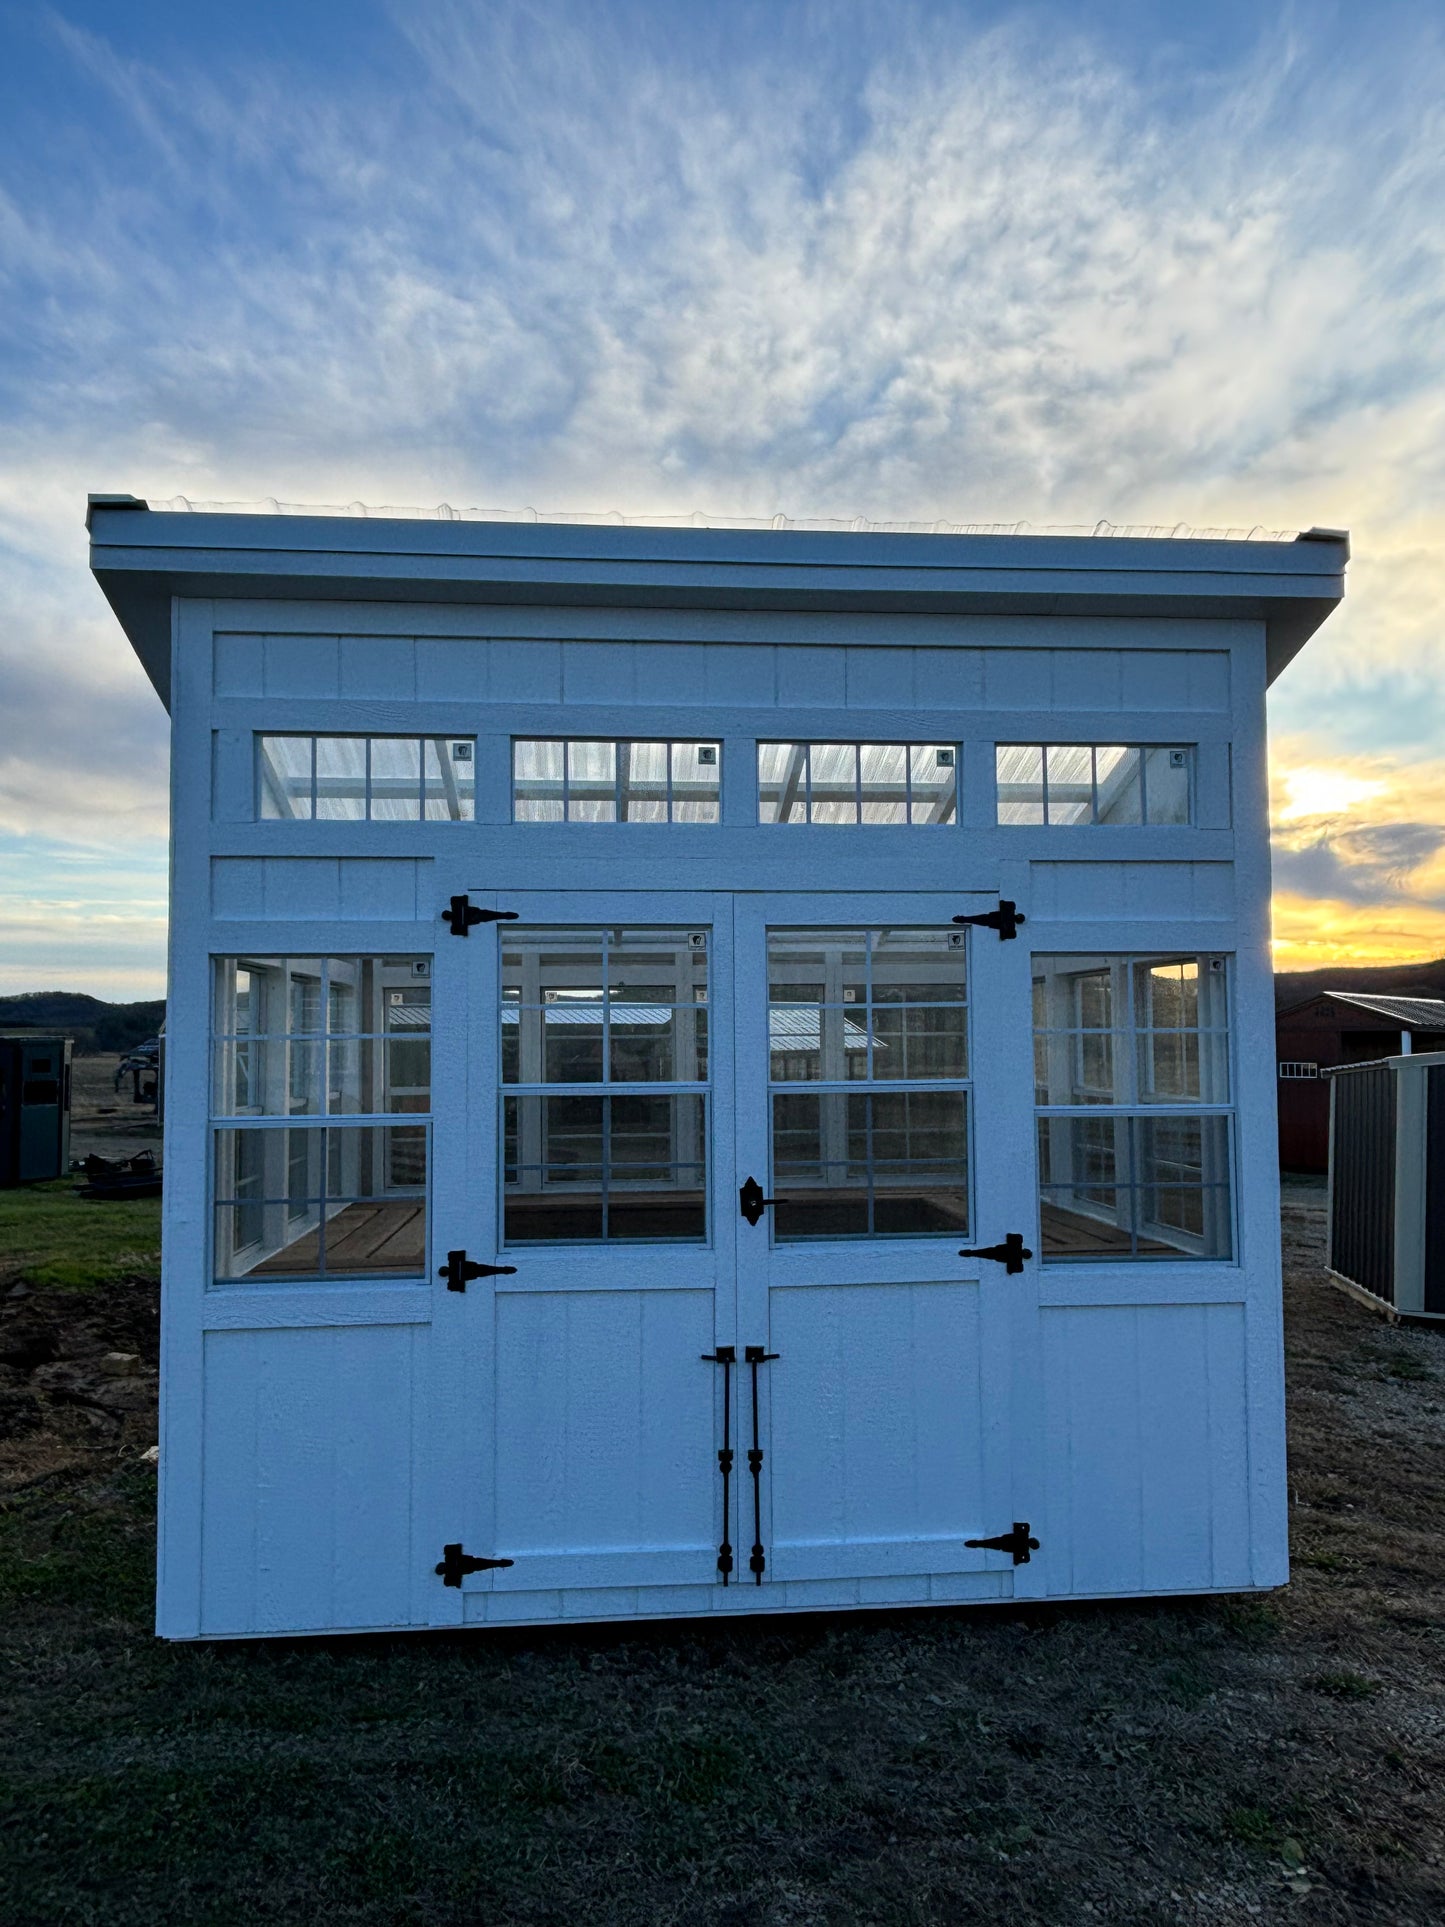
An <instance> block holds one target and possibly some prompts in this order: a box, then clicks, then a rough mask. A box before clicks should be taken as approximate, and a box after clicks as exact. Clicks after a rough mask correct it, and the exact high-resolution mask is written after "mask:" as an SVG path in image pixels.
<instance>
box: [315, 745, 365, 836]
mask: <svg viewBox="0 0 1445 1927" xmlns="http://www.w3.org/2000/svg"><path fill="white" fill-rule="evenodd" d="M316 815H317V819H318V820H319V821H322V822H346V823H359V822H361V821H362V820H363V819H364V818H365V816H366V738H365V737H364V736H318V737H317V738H316Z"/></svg>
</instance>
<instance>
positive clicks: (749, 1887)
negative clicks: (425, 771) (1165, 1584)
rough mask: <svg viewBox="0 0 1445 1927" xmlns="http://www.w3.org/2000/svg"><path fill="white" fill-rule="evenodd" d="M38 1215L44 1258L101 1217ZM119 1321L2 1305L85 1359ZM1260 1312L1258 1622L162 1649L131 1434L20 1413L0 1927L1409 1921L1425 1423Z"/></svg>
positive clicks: (1430, 1511)
mask: <svg viewBox="0 0 1445 1927" xmlns="http://www.w3.org/2000/svg"><path fill="white" fill-rule="evenodd" d="M49 1189H50V1193H51V1197H52V1198H53V1199H55V1200H57V1202H56V1204H55V1205H54V1206H53V1207H52V1209H53V1210H54V1211H56V1212H57V1213H59V1214H60V1215H59V1216H58V1217H53V1218H51V1219H50V1222H58V1223H60V1224H61V1225H62V1234H61V1235H60V1237H59V1240H58V1243H59V1247H60V1249H61V1250H68V1249H70V1248H72V1247H73V1244H74V1241H75V1237H76V1235H77V1230H76V1227H77V1222H78V1223H79V1224H82V1225H88V1224H89V1223H90V1213H91V1212H92V1211H94V1212H96V1213H102V1212H106V1211H110V1210H112V1209H117V1208H118V1209H134V1208H136V1207H109V1206H97V1207H87V1206H85V1205H84V1204H82V1203H80V1202H79V1201H77V1200H74V1199H73V1198H72V1199H69V1201H68V1203H67V1202H66V1201H65V1197H64V1193H63V1192H62V1191H61V1190H60V1188H58V1187H50V1188H49ZM40 1197H41V1194H38V1193H31V1194H28V1195H27V1199H26V1203H27V1204H28V1205H30V1206H31V1207H32V1213H31V1216H30V1217H29V1218H28V1219H27V1220H26V1223H27V1226H28V1235H30V1236H31V1237H32V1238H34V1237H35V1235H36V1229H37V1222H38V1221H43V1219H38V1218H37V1214H36V1213H35V1212H34V1210H33V1206H34V1205H35V1203H36V1201H37V1199H38V1198H40ZM66 1210H68V1211H69V1212H70V1214H71V1219H70V1222H69V1223H68V1224H67V1223H65V1221H64V1218H63V1214H64V1212H65V1211H66ZM6 1262H8V1263H11V1264H13V1263H14V1262H15V1260H14V1258H13V1257H7V1260H6ZM29 1262H30V1263H31V1264H32V1265H33V1266H34V1270H35V1272H37V1273H39V1272H41V1271H44V1270H45V1268H46V1267H47V1266H48V1265H50V1264H51V1263H53V1262H56V1260H55V1256H54V1254H50V1253H47V1252H46V1251H44V1250H43V1249H40V1250H39V1251H38V1256H37V1257H36V1258H35V1259H32V1260H30V1261H29ZM62 1269H63V1267H62ZM127 1292H130V1293H131V1294H132V1295H133V1296H135V1297H136V1298H137V1299H139V1298H141V1297H144V1296H145V1295H146V1293H145V1288H144V1287H141V1286H138V1285H131V1286H128V1287H125V1288H119V1287H106V1286H104V1285H102V1284H99V1283H95V1282H92V1283H91V1284H89V1285H86V1284H78V1283H75V1282H68V1283H66V1284H65V1285H64V1286H63V1288H60V1289H57V1290H54V1291H52V1292H50V1293H49V1294H48V1295H47V1294H45V1293H43V1292H39V1293H37V1296H36V1297H35V1298H32V1299H27V1300H24V1301H22V1304H23V1306H24V1307H26V1308H28V1310H27V1312H26V1315H30V1316H33V1315H35V1309H34V1308H35V1307H36V1305H37V1304H38V1305H39V1306H40V1308H41V1311H42V1312H43V1313H44V1315H45V1316H46V1317H50V1318H55V1319H61V1320H63V1319H64V1318H65V1317H66V1316H67V1315H68V1316H69V1317H70V1319H71V1326H72V1329H76V1330H78V1329H80V1327H81V1326H82V1325H83V1324H84V1323H85V1321H86V1320H89V1321H90V1325H89V1327H88V1328H87V1329H89V1331H90V1338H89V1339H88V1341H87V1342H90V1343H92V1344H93V1346H94V1347H96V1348H100V1347H103V1346H105V1345H109V1344H110V1343H112V1341H113V1339H114V1337H115V1334H116V1333H117V1332H122V1333H123V1332H126V1331H131V1332H135V1333H141V1332H144V1331H146V1330H148V1329H149V1328H148V1327H147V1326H146V1324H145V1321H144V1319H143V1318H141V1316H140V1315H139V1312H138V1311H136V1310H134V1308H133V1309H132V1310H131V1311H127V1310H126V1307H125V1304H124V1303H123V1302H122V1301H123V1300H124V1299H125V1297H126V1293H127ZM1292 1306H1293V1313H1292V1319H1291V1326H1290V1330H1291V1344H1292V1353H1293V1361H1292V1372H1293V1375H1294V1380H1295V1383H1296V1387H1297V1389H1298V1390H1299V1392H1300V1393H1301V1402H1299V1403H1298V1404H1297V1406H1296V1411H1295V1419H1294V1436H1293V1444H1292V1459H1291V1479H1292V1482H1293V1485H1294V1489H1295V1500H1296V1516H1297V1519H1298V1521H1299V1522H1300V1523H1301V1527H1302V1529H1304V1530H1305V1536H1306V1544H1314V1545H1318V1543H1319V1539H1320V1535H1321V1534H1322V1533H1326V1534H1330V1535H1335V1534H1337V1535H1338V1536H1339V1540H1340V1544H1341V1546H1342V1547H1347V1548H1348V1565H1347V1566H1346V1565H1344V1564H1341V1565H1340V1566H1338V1567H1336V1566H1334V1565H1331V1566H1330V1567H1329V1568H1328V1569H1326V1568H1325V1567H1323V1565H1321V1566H1316V1567H1311V1566H1308V1565H1306V1566H1304V1567H1302V1568H1300V1569H1299V1571H1298V1576H1297V1578H1296V1580H1295V1582H1294V1584H1293V1585H1292V1586H1291V1587H1290V1588H1289V1589H1288V1590H1287V1591H1285V1592H1283V1593H1281V1594H1275V1595H1271V1596H1270V1597H1268V1598H1246V1599H1233V1600H1231V1599H1207V1600H1180V1599H1171V1600H1160V1601H1140V1602H1137V1603H1122V1604H1113V1605H1100V1606H1088V1605H1082V1606H1071V1607H1057V1606H1046V1605H1036V1606H1030V1607H1027V1608H1019V1609H1007V1610H983V1611H974V1612H962V1611H960V1612H934V1613H916V1614H906V1613H898V1614H855V1615H847V1614H840V1615H836V1616H827V1615H816V1616H810V1617H806V1618H795V1619H788V1620H774V1621H764V1620H758V1621H754V1622H749V1621H745V1620H744V1621H729V1622H727V1623H725V1624H722V1625H714V1624H710V1623H699V1622H679V1623H677V1624H673V1625H642V1626H622V1627H606V1626H600V1627H599V1626H594V1627H578V1628H571V1629H563V1628H558V1629H548V1630H539V1631H512V1632H494V1633H479V1634H471V1635H453V1634H439V1635H405V1636H398V1637H394V1638H393V1637H376V1638H360V1639H334V1640H331V1639H319V1640H278V1641H270V1642H265V1641H258V1642H254V1643H245V1642H236V1643H231V1644H224V1643H222V1644H216V1645H209V1646H203V1645H195V1646H168V1645H163V1644H161V1643H160V1642H158V1641H157V1640H155V1639H154V1638H153V1637H152V1635H151V1631H150V1624H151V1605H152V1601H151V1577H150V1575H151V1564H152V1549H153V1532H154V1507H155V1477H154V1473H153V1471H152V1470H151V1468H150V1467H149V1466H148V1465H147V1464H146V1463H144V1461H143V1460H142V1458H141V1456H140V1447H141V1444H142V1435H141V1434H139V1433H137V1432H135V1431H133V1430H132V1431H124V1430H122V1431H120V1432H117V1431H115V1430H114V1429H110V1430H107V1429H105V1428H104V1427H103V1426H102V1427H100V1428H99V1429H97V1427H96V1426H95V1425H94V1424H93V1423H92V1421H91V1420H90V1419H88V1418H87V1417H86V1415H85V1413H84V1412H82V1411H80V1410H78V1409H77V1408H76V1407H75V1406H73V1405H67V1406H61V1405H56V1406H54V1407H53V1408H47V1409H46V1413H45V1424H44V1427H43V1428H42V1429H41V1430H39V1431H36V1432H35V1433H33V1434H28V1435H26V1436H25V1437H24V1438H22V1439H20V1440H19V1441H11V1449H12V1452H14V1453H15V1454H17V1455H18V1456H15V1457H13V1458H12V1459H11V1460H10V1461H9V1462H8V1463H9V1464H10V1466H11V1470H12V1473H13V1474H14V1479H15V1482H14V1483H13V1485H12V1489H11V1491H10V1493H9V1496H8V1497H7V1498H5V1499H4V1501H3V1503H0V1663H3V1665H4V1667H5V1669H6V1681H5V1686H4V1691H3V1695H0V1919H3V1920H4V1921H5V1922H6V1923H7V1927H12V1923H13V1927H52V1924H54V1927H59V1924H60V1923H66V1927H153V1924H154V1923H156V1922H159V1921H165V1922H167V1923H168V1924H169V1923H176V1924H177V1927H186V1924H187V1923H199V1924H202V1927H229V1923H238V1924H239V1923H243V1922H244V1923H245V1924H246V1927H268V1924H269V1923H276V1924H277V1927H295V1924H298V1923H299V1924H301V1927H306V1924H307V1923H312V1922H315V1923H325V1927H333V1924H336V1927H350V1924H352V1923H356V1924H357V1927H391V1923H411V1922H415V1923H423V1922H424V1923H426V1924H427V1927H464V1924H465V1927H471V1923H475V1922H478V1921H481V1920H488V1921H497V1922H499V1923H513V1922H518V1923H539V1924H543V1927H574V1923H578V1922H587V1923H588V1927H673V1923H676V1924H677V1927H755V1923H756V1927H854V1924H855V1923H867V1924H868V1927H931V1923H948V1924H949V1927H952V1923H954V1922H958V1923H968V1922H972V1921H979V1922H985V1921H986V1922H993V1921H1006V1922H1008V1923H1009V1927H1104V1924H1105V1923H1117V1927H1245V1923H1254V1922H1260V1923H1263V1927H1274V1924H1275V1923H1286V1922H1287V1923H1291V1927H1293V1924H1294V1923H1305V1927H1353V1924H1354V1923H1357V1922H1362V1923H1379V1927H1385V1924H1386V1923H1388V1924H1389V1927H1427V1923H1429V1924H1431V1927H1433V1923H1437V1922H1438V1921H1439V1920H1440V1919H1441V1918H1445V1882H1442V1878H1441V1867H1442V1865H1445V1829H1442V1823H1441V1802H1440V1796H1439V1792H1438V1788H1439V1774H1438V1761H1437V1760H1436V1759H1435V1757H1434V1753H1433V1739H1432V1735H1433V1734H1434V1733H1435V1732H1437V1731H1438V1722H1439V1718H1440V1709H1441V1707H1442V1705H1445V1688H1442V1681H1441V1671H1442V1666H1441V1659H1442V1646H1445V1642H1442V1641H1441V1640H1440V1639H1439V1636H1438V1626H1439V1601H1440V1598H1441V1596H1442V1591H1445V1555H1442V1552H1441V1550H1440V1548H1441V1546H1442V1543H1445V1540H1442V1534H1441V1527H1442V1525H1445V1498H1442V1495H1441V1493H1440V1490H1439V1484H1440V1482H1439V1479H1438V1470H1437V1457H1436V1455H1434V1454H1432V1453H1430V1452H1425V1451H1422V1449H1421V1447H1420V1445H1419V1441H1418V1439H1417V1438H1416V1437H1415V1436H1413V1435H1412V1434H1409V1433H1408V1432H1406V1433H1401V1434H1400V1435H1398V1436H1397V1435H1396V1434H1395V1433H1393V1432H1391V1431H1390V1430H1389V1427H1390V1425H1392V1424H1395V1423H1396V1422H1397V1419H1396V1417H1394V1416H1391V1415H1392V1414H1397V1413H1398V1410H1399V1406H1400V1400H1401V1398H1402V1397H1404V1398H1407V1399H1408V1398H1414V1397H1418V1400H1419V1404H1418V1405H1417V1406H1412V1407H1411V1408H1410V1410H1411V1412H1412V1413H1413V1414H1415V1417H1414V1419H1413V1420H1412V1422H1414V1423H1419V1422H1421V1421H1420V1418H1419V1415H1420V1414H1423V1413H1424V1412H1425V1411H1426V1409H1427V1405H1428V1401H1429V1399H1430V1393H1429V1391H1428V1390H1421V1391H1420V1392H1419V1393H1418V1394H1416V1393H1415V1392H1414V1391H1413V1388H1412V1384H1411V1383H1410V1382H1409V1381H1403V1380H1399V1379H1398V1378H1396V1377H1395V1376H1394V1375H1390V1383H1389V1384H1384V1383H1382V1384H1381V1385H1380V1386H1379V1387H1378V1391H1379V1395H1380V1400H1381V1404H1380V1408H1379V1412H1378V1413H1376V1412H1375V1411H1374V1409H1373V1408H1367V1407H1366V1406H1364V1405H1363V1404H1362V1402H1361V1400H1360V1399H1359V1397H1358V1395H1356V1394H1354V1393H1346V1392H1344V1391H1342V1390H1339V1389H1334V1390H1332V1389H1331V1388H1332V1386H1334V1377H1333V1374H1332V1372H1331V1370H1330V1362H1331V1360H1332V1359H1333V1358H1335V1357H1337V1356H1339V1355H1341V1353H1342V1352H1344V1351H1349V1350H1351V1349H1353V1348H1355V1347H1357V1346H1358V1344H1359V1342H1360V1338H1361V1334H1362V1332H1364V1331H1365V1330H1368V1329H1369V1327H1368V1323H1367V1320H1368V1314H1367V1313H1365V1312H1363V1311H1362V1310H1361V1309H1360V1308H1359V1307H1357V1306H1355V1305H1354V1304H1352V1303H1351V1302H1350V1301H1348V1300H1346V1299H1344V1298H1343V1297H1342V1296H1340V1295H1339V1294H1336V1293H1332V1292H1330V1291H1328V1290H1327V1289H1325V1288H1319V1289H1318V1290H1316V1291H1312V1290H1311V1289H1309V1288H1308V1287H1307V1286H1303V1285H1301V1284H1299V1283H1298V1282H1296V1283H1295V1284H1294V1285H1293V1286H1292ZM5 1311H6V1304H5V1301H4V1300H3V1298H0V1316H3V1315H4V1313H5ZM105 1316H109V1317H111V1318H112V1319H113V1320H122V1322H121V1323H119V1324H117V1323H112V1324H111V1325H105V1324H104V1323H103V1317H105ZM125 1318H129V1319H130V1321H131V1322H130V1323H129V1324H128V1325H127V1324H125V1323H124V1322H123V1320H124V1319H125ZM126 1342H127V1343H128V1344H130V1345H131V1346H132V1348H134V1347H135V1346H137V1345H139V1344H140V1343H141V1342H142V1341H141V1339H140V1338H138V1337H137V1338H131V1339H127V1340H126ZM147 1342H149V1341H147ZM1374 1342H1375V1343H1376V1345H1378V1346H1379V1347H1380V1348H1382V1349H1383V1350H1384V1352H1385V1354H1386V1358H1385V1362H1386V1364H1388V1363H1389V1362H1390V1346H1391V1344H1392V1342H1393V1335H1391V1334H1384V1335H1383V1336H1381V1337H1380V1338H1378V1339H1377V1340H1376V1341H1374ZM1402 1387H1403V1389H1401V1388H1402ZM1330 1401H1333V1402H1330ZM1381 1414H1383V1416H1381ZM134 1423H135V1421H133V1420H131V1419H127V1420H126V1425H133V1424H134ZM1366 1425H1373V1426H1374V1428H1375V1429H1374V1430H1373V1431H1371V1432H1369V1434H1368V1436H1366V1434H1365V1433H1364V1432H1362V1431H1361V1430H1360V1429H1359V1428H1360V1427H1363V1426H1366ZM1351 1427H1354V1428H1356V1429H1354V1430H1351V1429H1350V1428H1351ZM26 1455H28V1457H27V1456H26ZM1331 1544H1333V1538H1332V1539H1331ZM1325 1556H1326V1555H1324V1554H1323V1553H1321V1554H1320V1555H1319V1557H1320V1558H1321V1559H1323V1558H1324V1557H1325ZM1341 1556H1342V1558H1343V1557H1344V1556H1345V1555H1344V1554H1342V1555H1341ZM1387 1687H1388V1689H1389V1690H1388V1691H1387V1690H1386V1688H1387Z"/></svg>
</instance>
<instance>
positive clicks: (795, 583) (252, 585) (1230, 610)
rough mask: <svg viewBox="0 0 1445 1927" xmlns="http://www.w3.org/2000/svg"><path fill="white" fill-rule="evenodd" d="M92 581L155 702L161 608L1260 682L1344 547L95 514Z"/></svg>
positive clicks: (108, 500)
mask: <svg viewBox="0 0 1445 1927" xmlns="http://www.w3.org/2000/svg"><path fill="white" fill-rule="evenodd" d="M86 523H87V527H88V528H89V530H90V566H91V569H92V571H93V572H94V575H95V578H96V580H97V582H99V584H100V586H101V588H102V590H103V591H104V592H105V596H106V599H107V600H108V601H109V603H110V605H111V607H112V608H113V609H114V610H115V613H116V615H117V617H118V618H119V620H120V623H121V626H122V628H123V629H124V630H125V632H126V635H127V636H128V637H129V638H130V641H131V644H132V646H133V647H134V649H135V651H136V654H137V655H138V656H139V657H140V659H141V662H142V664H143V665H144V667H145V671H146V674H147V675H148V676H149V677H150V679H151V681H152V682H153V683H154V685H155V687H156V689H157V690H158V691H159V693H160V696H161V699H162V701H165V702H169V695H170V652H171V600H172V598H173V597H176V596H193V597H248V598H262V599H272V598H274V599H277V600H286V601H338V602H341V601H346V602H354V601H366V602H452V603H472V602H476V603H514V604H533V605H571V606H575V607H593V608H654V609H662V608H673V609H746V610H812V611H815V612H820V613H838V612H849V613H855V614H868V613H873V614H883V613H903V614H918V615H1080V616H1117V615H1130V616H1157V617H1171V616H1174V617H1178V616H1204V617H1236V618H1244V619H1247V620H1254V621H1259V622H1263V623H1264V625H1265V638H1266V659H1267V673H1268V678H1269V680H1270V681H1271V682H1272V681H1273V680H1274V678H1275V677H1276V676H1278V675H1279V673H1280V671H1281V670H1282V669H1283V668H1284V667H1285V665H1286V664H1287V663H1288V662H1290V660H1291V659H1292V658H1293V657H1294V656H1295V655H1296V654H1297V653H1298V651H1299V650H1300V649H1301V648H1302V647H1303V646H1304V644H1305V643H1306V641H1308V639H1309V637H1310V636H1312V635H1313V634H1314V632H1315V630H1316V629H1318V628H1319V626H1320V624H1321V623H1322V622H1323V621H1324V620H1325V618H1326V617H1327V616H1328V615H1329V613H1330V611H1331V610H1332V609H1333V608H1334V607H1335V606H1336V604H1337V603H1338V602H1339V600H1340V598H1341V596H1342V595H1343V594H1344V571H1345V563H1346V561H1347V560H1348V556H1349V540H1348V537H1347V536H1346V535H1345V534H1344V533H1343V532H1341V531H1337V530H1310V531H1309V532H1308V533H1307V534H1306V535H1303V536H1300V537H1297V538H1296V539H1295V540H1294V541H1286V542H1269V541H1265V542H1261V541H1221V540H1208V539H1201V540H1183V541H1181V540H1172V539H1170V538H1167V537H1155V536H1112V537H1091V536H1072V535H899V534H879V533H832V532H829V533H817V532H812V531H801V530H763V531H758V530H739V529H675V528H646V527H616V526H611V525H608V524H605V523H561V522H534V523H516V522H471V521H468V522H448V521H441V520H438V521H414V520H405V521H403V520H399V519H397V520H392V519H387V518H384V517H379V516H367V517H352V516H344V515H317V516H310V515H266V514H260V515H257V514H247V515H232V514H214V513H187V512H185V511H183V510H181V511H176V510H170V511H166V510H161V511H152V510H148V509H147V505H146V504H145V503H144V502H142V501H140V500H138V499H136V498H134V497H129V496H114V495H111V496H105V495H99V496H97V495H93V496H91V498H90V507H89V513H88V514H87V517H86Z"/></svg>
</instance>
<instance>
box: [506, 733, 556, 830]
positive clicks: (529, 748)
mask: <svg viewBox="0 0 1445 1927" xmlns="http://www.w3.org/2000/svg"><path fill="white" fill-rule="evenodd" d="M566 769H567V745H566V744H565V743H560V742H550V741H549V742H541V741H530V742H516V743H513V745H512V815H513V817H514V818H515V820H516V821H517V822H518V823H560V822H561V821H562V819H563V817H564V815H565V814H566V812H565V808H564V804H563V794H564V789H565V778H566Z"/></svg>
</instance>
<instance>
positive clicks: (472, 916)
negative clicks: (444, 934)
mask: <svg viewBox="0 0 1445 1927" xmlns="http://www.w3.org/2000/svg"><path fill="white" fill-rule="evenodd" d="M516 921H517V912H516V911H515V910H483V909H482V907H481V905H480V904H477V903H473V902H472V900H471V898H470V897H468V896H460V897H453V898H452V901H451V908H450V909H449V910H443V911H442V922H443V923H444V924H446V925H447V927H448V928H449V929H450V931H451V933H452V935H453V936H454V937H465V936H466V935H467V934H468V932H469V931H471V930H472V929H473V928H474V927H475V926H476V925H477V924H479V923H515V922H516Z"/></svg>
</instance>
